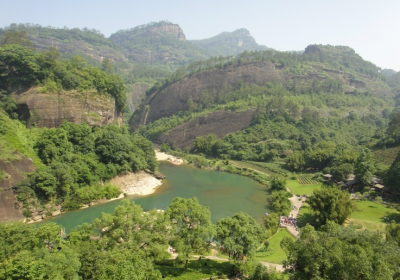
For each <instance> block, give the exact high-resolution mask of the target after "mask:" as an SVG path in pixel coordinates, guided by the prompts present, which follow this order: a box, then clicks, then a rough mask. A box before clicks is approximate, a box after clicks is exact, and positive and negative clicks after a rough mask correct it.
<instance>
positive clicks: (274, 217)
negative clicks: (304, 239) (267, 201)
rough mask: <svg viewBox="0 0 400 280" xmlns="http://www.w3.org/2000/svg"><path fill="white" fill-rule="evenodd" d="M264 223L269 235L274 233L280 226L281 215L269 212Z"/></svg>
mask: <svg viewBox="0 0 400 280" xmlns="http://www.w3.org/2000/svg"><path fill="white" fill-rule="evenodd" d="M264 225H265V228H266V229H267V231H268V234H269V236H272V235H274V234H275V232H276V231H277V230H278V228H279V215H278V214H277V213H268V215H267V216H266V217H265V218H264Z"/></svg>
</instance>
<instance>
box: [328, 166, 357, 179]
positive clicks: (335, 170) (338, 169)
mask: <svg viewBox="0 0 400 280" xmlns="http://www.w3.org/2000/svg"><path fill="white" fill-rule="evenodd" d="M353 173H354V167H353V165H352V164H350V163H343V164H340V165H338V166H332V167H331V174H332V176H333V179H334V180H337V181H345V180H347V178H348V177H349V175H350V174H353Z"/></svg>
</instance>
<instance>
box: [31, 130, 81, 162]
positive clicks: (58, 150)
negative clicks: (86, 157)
mask: <svg viewBox="0 0 400 280" xmlns="http://www.w3.org/2000/svg"><path fill="white" fill-rule="evenodd" d="M68 138H69V137H68V132H67V131H65V130H64V129H60V128H58V129H55V128H53V129H45V130H43V131H42V133H41V135H40V137H38V140H37V142H36V145H35V147H36V149H37V150H38V154H39V157H40V158H41V160H42V161H43V162H44V163H45V164H51V163H52V162H53V161H55V160H57V159H59V158H60V157H61V156H63V155H65V154H68V153H71V152H72V151H73V145H72V144H71V143H70V142H69V141H68Z"/></svg>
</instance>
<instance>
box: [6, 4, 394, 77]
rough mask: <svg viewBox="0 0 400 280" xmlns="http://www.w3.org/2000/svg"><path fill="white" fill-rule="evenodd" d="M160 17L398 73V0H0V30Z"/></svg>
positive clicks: (106, 26) (199, 35) (125, 25)
mask: <svg viewBox="0 0 400 280" xmlns="http://www.w3.org/2000/svg"><path fill="white" fill-rule="evenodd" d="M160 20H168V21H170V22H172V23H176V24H179V26H180V27H181V28H182V30H183V32H184V33H185V35H186V38H187V39H189V40H191V39H205V38H210V37H212V36H215V35H218V34H220V33H222V32H225V31H228V32H232V31H235V30H237V29H239V28H246V29H247V30H249V31H250V34H251V35H252V36H253V37H254V38H255V40H256V41H257V43H259V44H262V45H265V46H267V47H270V48H274V49H276V50H279V51H289V50H296V51H297V50H304V49H305V48H306V47H307V46H308V45H310V44H329V45H344V46H349V47H351V48H353V49H354V50H355V51H356V52H357V53H358V54H359V55H361V56H362V57H363V58H364V59H365V60H368V61H371V62H372V63H374V64H376V65H377V66H379V67H381V68H382V69H385V68H388V69H393V70H395V71H400V32H399V31H400V0H379V1H378V0H302V1H301V0H246V1H244V0H242V1H238V0H229V1H228V0H199V1H193V0H140V1H138V0H113V1H105V0H69V1H61V0H36V1H33V0H12V1H10V0H0V27H6V26H8V25H10V24H11V23H17V24H18V23H34V24H40V25H42V26H52V27H57V28H63V27H64V26H66V27H68V28H75V27H78V28H84V27H87V28H89V29H96V30H99V31H100V32H101V33H103V34H104V35H105V36H106V37H108V36H110V35H111V34H112V33H115V32H116V31H118V30H121V29H129V28H132V27H135V26H138V25H142V24H146V23H149V22H157V21H160Z"/></svg>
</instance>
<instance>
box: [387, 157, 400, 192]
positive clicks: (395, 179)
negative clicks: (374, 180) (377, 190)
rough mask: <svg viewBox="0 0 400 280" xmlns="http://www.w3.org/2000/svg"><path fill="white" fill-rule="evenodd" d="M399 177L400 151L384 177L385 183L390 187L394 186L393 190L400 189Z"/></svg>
mask: <svg viewBox="0 0 400 280" xmlns="http://www.w3.org/2000/svg"><path fill="white" fill-rule="evenodd" d="M399 178H400V152H399V153H398V154H397V156H396V159H395V160H394V161H393V163H392V165H391V166H390V168H389V170H388V171H387V173H386V175H385V177H384V183H385V185H387V186H388V187H391V188H393V190H396V191H399V190H400V184H399Z"/></svg>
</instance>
